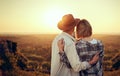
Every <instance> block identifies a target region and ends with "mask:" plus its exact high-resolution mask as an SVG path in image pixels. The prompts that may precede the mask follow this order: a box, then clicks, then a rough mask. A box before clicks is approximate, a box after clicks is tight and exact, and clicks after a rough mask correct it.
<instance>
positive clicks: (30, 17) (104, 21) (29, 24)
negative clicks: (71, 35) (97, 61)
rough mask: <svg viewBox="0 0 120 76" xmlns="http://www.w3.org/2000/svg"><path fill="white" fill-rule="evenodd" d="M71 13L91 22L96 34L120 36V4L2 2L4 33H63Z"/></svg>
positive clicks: (115, 0)
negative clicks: (63, 24)
mask: <svg viewBox="0 0 120 76" xmlns="http://www.w3.org/2000/svg"><path fill="white" fill-rule="evenodd" d="M67 13H71V14H73V15H74V17H78V18H80V19H82V18H85V19H87V20H88V21H89V22H90V23H91V25H92V27H93V31H94V33H102V34H106V33H107V34H111V33H112V34H120V0H0V33H60V32H61V31H60V30H59V29H58V28H57V22H58V21H59V20H60V18H61V17H62V16H63V15H64V14H67Z"/></svg>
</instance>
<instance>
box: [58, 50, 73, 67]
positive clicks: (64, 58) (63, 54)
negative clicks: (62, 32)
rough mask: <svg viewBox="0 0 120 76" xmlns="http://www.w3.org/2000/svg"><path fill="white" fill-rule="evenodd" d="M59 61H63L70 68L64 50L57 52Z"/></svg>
mask: <svg viewBox="0 0 120 76" xmlns="http://www.w3.org/2000/svg"><path fill="white" fill-rule="evenodd" d="M59 55H60V61H61V62H63V63H65V64H66V66H67V67H68V68H71V65H70V62H69V60H68V58H67V56H66V54H65V52H59Z"/></svg>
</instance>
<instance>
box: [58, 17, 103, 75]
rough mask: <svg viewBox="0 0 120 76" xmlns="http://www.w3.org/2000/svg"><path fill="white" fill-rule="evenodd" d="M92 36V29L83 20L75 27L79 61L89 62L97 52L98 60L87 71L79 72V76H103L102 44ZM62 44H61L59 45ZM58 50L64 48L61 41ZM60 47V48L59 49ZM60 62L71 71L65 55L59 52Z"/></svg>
mask: <svg viewBox="0 0 120 76" xmlns="http://www.w3.org/2000/svg"><path fill="white" fill-rule="evenodd" d="M91 36H92V28H91V25H90V23H89V22H88V21H87V20H85V19H83V20H81V21H80V23H79V24H78V25H77V27H76V38H77V40H78V41H77V43H76V50H77V54H78V56H79V59H80V60H81V61H90V60H91V59H92V57H93V56H94V55H95V54H96V53H97V52H99V56H100V58H99V60H98V62H97V63H96V64H94V65H92V67H91V68H89V69H87V70H82V71H80V72H79V75H80V76H103V68H102V61H103V54H104V51H103V44H102V42H101V41H100V40H97V39H94V38H92V37H91ZM61 42H62V43H61ZM58 46H59V49H63V48H62V47H64V44H63V40H61V41H59V42H58ZM61 46H62V47H61ZM60 60H61V61H62V62H63V63H65V64H66V65H67V67H68V68H70V69H71V65H70V63H69V61H68V59H67V56H66V54H65V53H64V52H63V51H61V50H60Z"/></svg>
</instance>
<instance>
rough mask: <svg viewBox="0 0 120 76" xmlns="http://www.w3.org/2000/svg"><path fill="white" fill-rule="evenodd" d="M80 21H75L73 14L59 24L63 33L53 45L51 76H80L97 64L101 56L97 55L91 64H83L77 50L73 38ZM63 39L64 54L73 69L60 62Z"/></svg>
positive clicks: (65, 16) (67, 15)
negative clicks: (80, 72) (58, 44)
mask: <svg viewBox="0 0 120 76" xmlns="http://www.w3.org/2000/svg"><path fill="white" fill-rule="evenodd" d="M79 21H80V20H79V19H75V18H74V17H73V16H72V14H66V15H64V16H63V17H62V20H61V21H60V22H59V23H58V28H59V29H60V30H62V31H63V32H62V33H61V34H59V35H58V36H57V37H56V38H55V39H54V40H53V43H52V59H51V76H79V71H81V70H85V69H88V68H90V67H91V65H92V64H94V63H96V62H97V60H98V58H99V56H97V55H95V57H93V59H92V60H91V61H90V62H86V61H84V62H81V61H80V60H79V56H78V54H77V51H76V48H75V41H76V40H75V38H74V37H73V33H74V27H75V25H77V24H78V23H79ZM61 38H63V39H64V41H65V46H64V52H65V53H66V56H67V58H68V60H69V62H70V65H71V67H72V69H69V68H67V66H66V65H64V63H62V62H61V61H60V56H59V48H58V46H57V42H58V40H60V39H61Z"/></svg>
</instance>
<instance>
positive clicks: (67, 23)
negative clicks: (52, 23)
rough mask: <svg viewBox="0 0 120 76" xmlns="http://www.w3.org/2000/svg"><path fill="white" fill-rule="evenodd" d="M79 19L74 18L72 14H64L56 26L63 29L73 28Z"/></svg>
mask: <svg viewBox="0 0 120 76" xmlns="http://www.w3.org/2000/svg"><path fill="white" fill-rule="evenodd" d="M79 22H80V19H75V18H74V17H73V15H72V14H66V15H64V16H63V17H62V20H61V21H59V22H58V25H57V26H58V28H59V29H60V30H63V31H67V30H71V29H72V28H74V27H75V26H76V25H77V24H78V23H79Z"/></svg>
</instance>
